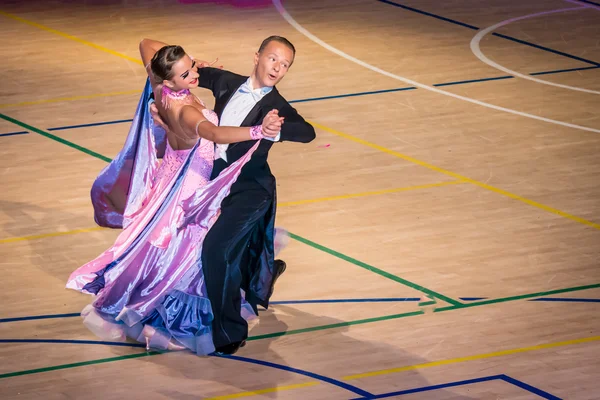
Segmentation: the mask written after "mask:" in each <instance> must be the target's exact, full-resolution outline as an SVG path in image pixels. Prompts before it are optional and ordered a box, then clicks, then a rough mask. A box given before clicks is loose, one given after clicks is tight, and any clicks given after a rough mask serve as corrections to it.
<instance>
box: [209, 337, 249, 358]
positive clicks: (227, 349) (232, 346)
mask: <svg viewBox="0 0 600 400" xmlns="http://www.w3.org/2000/svg"><path fill="white" fill-rule="evenodd" d="M245 345H246V341H245V340H242V341H241V342H233V343H229V344H226V345H225V346H221V347H217V348H216V350H215V353H214V354H216V355H218V356H230V355H232V354H235V353H236V352H237V351H238V350H239V349H240V348H242V347H244V346H245Z"/></svg>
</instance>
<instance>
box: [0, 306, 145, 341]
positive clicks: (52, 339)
mask: <svg viewBox="0 0 600 400" xmlns="http://www.w3.org/2000/svg"><path fill="white" fill-rule="evenodd" d="M77 315H79V314H77ZM0 343H55V344H100V345H103V346H121V347H141V348H144V349H145V348H146V345H145V344H141V343H127V342H105V341H100V340H73V339H70V340H68V339H0Z"/></svg>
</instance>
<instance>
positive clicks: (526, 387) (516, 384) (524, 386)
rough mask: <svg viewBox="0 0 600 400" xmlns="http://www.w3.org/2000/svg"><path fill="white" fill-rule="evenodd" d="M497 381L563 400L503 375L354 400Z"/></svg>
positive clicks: (551, 398)
mask: <svg viewBox="0 0 600 400" xmlns="http://www.w3.org/2000/svg"><path fill="white" fill-rule="evenodd" d="M495 380H500V381H504V382H506V383H510V384H511V385H514V386H517V387H519V388H521V389H523V390H526V391H528V392H530V393H533V394H535V395H538V396H540V397H541V398H543V399H547V400H562V399H561V398H560V397H556V396H554V395H552V394H550V393H548V392H545V391H543V390H541V389H538V388H536V387H534V386H531V385H528V384H527V383H525V382H521V381H519V380H517V379H514V378H511V377H510V376H507V375H504V374H501V375H492V376H485V377H482V378H475V379H466V380H463V381H457V382H449V383H443V384H441V385H431V386H424V387H420V388H414V389H408V390H401V391H398V392H391V393H384V394H378V395H375V396H372V397H368V396H365V397H359V398H356V399H353V400H367V399H383V398H386V397H392V396H402V395H406V394H412V393H421V392H429V391H432V390H439V389H445V388H450V387H456V386H465V385H472V384H474V383H481V382H489V381H495Z"/></svg>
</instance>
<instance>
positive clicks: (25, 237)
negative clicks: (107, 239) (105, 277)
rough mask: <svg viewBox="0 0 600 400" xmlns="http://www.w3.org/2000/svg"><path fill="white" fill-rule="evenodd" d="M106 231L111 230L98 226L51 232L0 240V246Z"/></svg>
mask: <svg viewBox="0 0 600 400" xmlns="http://www.w3.org/2000/svg"><path fill="white" fill-rule="evenodd" d="M104 229H109V228H103V227H101V226H96V227H94V228H83V229H73V230H71V231H63V232H50V233H41V234H39V235H29V236H19V237H12V238H6V239H0V244H1V243H14V242H21V241H25V240H35V239H44V238H49V237H55V236H64V235H73V234H75V233H85V232H94V231H101V230H104Z"/></svg>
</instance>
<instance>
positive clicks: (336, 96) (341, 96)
mask: <svg viewBox="0 0 600 400" xmlns="http://www.w3.org/2000/svg"><path fill="white" fill-rule="evenodd" d="M414 89H417V88H416V87H415V86H407V87H403V88H396V89H383V90H373V91H371V92H358V93H347V94H337V95H335V96H324V97H312V98H308V99H300V100H290V101H289V103H290V104H292V103H305V102H309V101H319V100H330V99H341V98H344V97H355V96H366V95H369V94H380V93H392V92H403V91H405V90H414Z"/></svg>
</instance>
